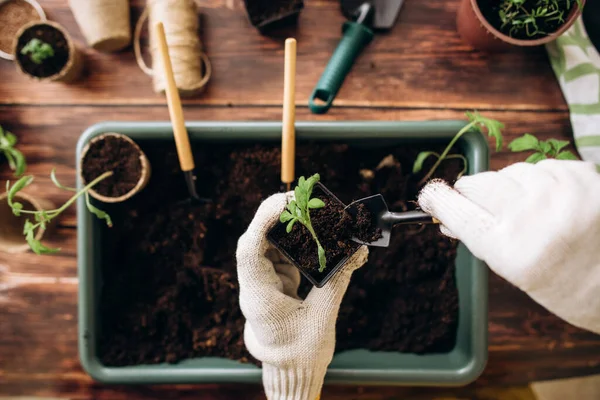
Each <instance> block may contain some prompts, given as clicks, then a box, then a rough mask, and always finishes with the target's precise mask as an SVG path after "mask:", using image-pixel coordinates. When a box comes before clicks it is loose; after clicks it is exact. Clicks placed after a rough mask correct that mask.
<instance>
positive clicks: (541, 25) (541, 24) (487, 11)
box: [477, 0, 577, 40]
mask: <svg viewBox="0 0 600 400" xmlns="http://www.w3.org/2000/svg"><path fill="white" fill-rule="evenodd" d="M557 3H558V5H559V7H560V10H561V11H563V20H562V21H560V20H552V21H550V20H546V19H544V18H541V17H540V18H536V24H537V28H538V30H539V31H540V32H543V33H537V34H535V35H531V36H530V35H528V34H527V32H526V31H525V30H524V29H519V30H518V31H516V32H515V33H512V34H511V28H512V25H506V26H505V27H502V20H501V19H500V10H501V9H502V1H500V0H477V4H478V5H479V9H480V10H481V13H482V14H483V16H484V17H485V19H486V20H487V21H488V22H489V23H490V24H491V25H492V26H493V27H494V28H496V29H498V30H499V31H500V32H502V33H504V34H505V35H508V36H510V37H513V38H515V39H523V40H533V39H539V38H542V37H545V36H547V35H549V34H551V33H554V32H556V31H557V30H558V29H559V28H560V27H561V26H562V25H563V24H564V23H565V22H566V21H567V19H568V17H569V15H570V13H571V10H572V9H573V7H577V1H576V0H557ZM538 6H539V5H538V0H525V2H524V3H523V8H524V10H525V11H527V13H529V14H530V13H531V11H532V10H535V9H537V8H538Z"/></svg>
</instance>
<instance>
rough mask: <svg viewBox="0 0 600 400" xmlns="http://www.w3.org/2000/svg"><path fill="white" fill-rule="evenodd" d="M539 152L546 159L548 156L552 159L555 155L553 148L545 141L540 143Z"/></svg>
mask: <svg viewBox="0 0 600 400" xmlns="http://www.w3.org/2000/svg"><path fill="white" fill-rule="evenodd" d="M539 151H540V152H542V153H544V154H545V155H546V157H548V156H550V157H554V155H555V153H554V148H553V147H552V145H551V144H550V143H548V142H547V141H540V148H539Z"/></svg>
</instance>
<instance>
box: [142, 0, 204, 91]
mask: <svg viewBox="0 0 600 400" xmlns="http://www.w3.org/2000/svg"><path fill="white" fill-rule="evenodd" d="M146 20H148V23H149V26H156V24H157V23H158V22H162V23H163V25H164V28H165V33H166V36H167V44H168V46H169V55H170V56H171V62H172V64H173V74H174V75H175V83H176V84H177V89H178V90H179V94H180V95H182V96H191V95H193V94H195V93H198V92H199V91H201V90H202V89H203V88H204V86H206V84H207V83H208V81H209V79H210V76H211V72H212V70H211V65H210V60H209V59H208V57H207V56H206V54H205V53H204V52H203V51H202V43H201V41H200V38H199V36H198V28H199V23H198V7H197V6H196V3H195V2H194V0H148V2H147V5H146V9H145V10H144V12H143V14H142V16H141V17H140V19H139V20H138V22H137V24H136V27H135V32H134V42H133V45H134V51H135V58H136V60H137V62H138V65H139V67H140V68H141V69H142V71H144V72H145V73H146V74H148V75H150V76H152V78H153V84H154V91H155V92H157V93H164V91H165V87H166V82H165V78H164V77H165V74H164V68H163V65H162V63H161V62H160V60H161V58H160V53H159V49H158V43H157V40H156V37H155V35H156V32H155V31H154V29H149V34H150V53H151V55H152V68H150V67H148V66H147V65H146V63H145V61H144V59H143V57H142V51H141V46H140V37H141V32H142V27H143V25H144V22H145V21H146Z"/></svg>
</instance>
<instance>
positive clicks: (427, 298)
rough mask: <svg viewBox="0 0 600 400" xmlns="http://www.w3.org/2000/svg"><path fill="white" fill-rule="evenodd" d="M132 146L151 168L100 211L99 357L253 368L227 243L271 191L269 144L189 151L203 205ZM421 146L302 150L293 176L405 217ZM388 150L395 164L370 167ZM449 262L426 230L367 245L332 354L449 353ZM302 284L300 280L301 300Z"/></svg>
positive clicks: (170, 155) (169, 154)
mask: <svg viewBox="0 0 600 400" xmlns="http://www.w3.org/2000/svg"><path fill="white" fill-rule="evenodd" d="M140 145H141V147H142V149H143V150H144V151H145V153H146V155H147V156H148V158H149V159H150V162H151V164H152V165H160V166H161V168H156V169H155V170H153V175H152V179H151V180H150V182H149V184H148V186H147V188H146V189H145V190H144V191H142V192H141V193H140V194H138V195H136V196H134V197H133V198H132V199H131V200H130V202H129V203H128V204H127V206H126V207H124V206H123V205H119V204H116V205H107V206H108V208H107V207H106V206H105V209H106V211H107V212H109V213H110V214H111V216H112V217H113V220H114V221H115V224H114V225H115V226H114V227H113V228H112V229H110V230H108V229H107V228H104V227H102V228H101V229H103V230H104V231H103V232H104V233H103V235H102V243H101V246H102V248H103V267H102V271H101V274H102V276H101V278H102V279H101V280H102V282H103V287H102V289H101V301H100V310H99V315H100V327H101V331H100V337H99V338H98V341H99V342H98V344H99V355H100V358H101V360H102V362H103V363H104V364H106V365H112V366H118V365H134V364H149V363H160V362H177V361H179V360H182V359H187V358H194V357H201V356H219V357H227V358H230V359H233V360H240V361H243V362H254V363H256V360H254V359H253V358H252V357H251V356H250V354H249V353H248V352H247V350H246V348H245V346H244V342H243V327H244V318H243V315H242V313H241V311H240V308H239V304H238V291H239V288H238V283H237V278H236V263H235V248H236V245H237V240H238V239H239V236H240V235H241V234H242V233H243V232H244V231H245V230H246V229H247V227H248V224H249V223H250V221H251V220H252V218H253V216H254V212H255V211H256V209H257V208H258V206H259V205H260V202H261V201H262V200H263V199H265V198H266V197H268V196H269V195H271V194H273V193H276V192H278V191H279V186H280V181H279V173H280V165H279V156H280V153H279V149H278V148H277V147H271V146H270V145H230V144H210V145H208V144H204V145H202V146H197V147H195V148H194V150H193V151H194V155H195V161H196V168H197V172H198V176H199V182H202V184H200V185H198V190H199V192H200V195H201V196H208V197H211V198H212V199H213V201H214V202H213V203H212V204H210V205H195V204H191V203H186V202H181V199H185V198H186V197H187V190H186V187H185V183H184V181H183V178H182V176H181V172H180V171H179V167H178V162H177V157H176V153H175V150H174V149H169V150H166V149H165V145H164V144H145V143H144V142H141V143H140ZM421 150H424V149H423V148H412V147H411V148H409V147H406V146H392V145H390V146H387V147H385V148H379V149H369V150H368V151H364V150H361V149H358V148H355V147H351V146H348V145H346V144H327V145H323V144H319V143H314V144H312V145H310V146H309V145H306V144H302V145H298V147H297V166H296V167H297V174H298V176H300V175H304V176H310V175H312V174H314V173H315V172H319V173H320V175H321V182H322V183H323V184H324V185H325V186H326V187H327V188H328V189H329V190H331V191H332V192H333V193H335V194H336V196H337V197H339V198H340V200H341V201H342V202H344V203H346V204H348V203H349V202H351V201H352V200H355V199H359V198H362V197H366V196H369V195H372V194H376V193H381V194H383V196H384V197H385V199H386V201H387V202H388V204H389V205H390V209H391V210H392V211H406V210H409V209H414V208H415V205H414V203H413V202H414V200H415V199H416V195H417V193H418V190H419V187H418V186H417V182H418V180H419V179H420V178H421V176H413V175H412V174H411V173H410V171H411V168H412V163H413V161H414V159H415V158H416V155H417V154H418V152H419V151H421ZM428 150H436V149H435V147H434V148H431V147H429V148H428ZM438 150H439V149H438ZM389 154H393V155H394V157H395V160H394V162H392V163H386V166H385V167H382V168H380V169H377V166H378V164H379V163H380V161H381V160H382V159H383V158H384V157H386V156H388V155H389ZM428 165H429V166H430V165H431V164H428ZM428 165H426V166H425V167H424V170H427V167H428ZM460 169H461V165H460V162H459V161H458V160H451V161H448V162H446V163H444V164H443V167H442V169H441V171H440V173H439V175H438V177H441V178H446V179H447V180H453V178H454V177H455V176H456V175H457V174H458V172H459V171H460ZM361 170H363V171H364V170H369V171H370V173H366V174H365V173H362V174H361V173H360V172H359V171H361ZM100 225H101V224H100ZM455 256H456V242H455V241H452V240H450V239H448V238H445V237H443V236H442V235H441V234H440V233H439V229H438V228H437V227H434V226H428V227H420V226H403V227H397V228H396V229H395V231H394V234H393V236H392V240H391V245H390V247H389V248H387V249H382V248H372V249H370V255H369V261H368V262H367V264H366V265H365V266H363V267H362V268H361V269H359V270H358V271H356V272H355V273H354V276H353V278H352V281H351V283H350V286H349V288H348V292H347V293H346V296H345V298H344V300H343V303H342V306H341V309H340V314H339V319H338V322H337V347H336V349H337V351H341V350H346V349H355V348H367V349H371V350H388V351H401V352H412V353H432V352H433V353H435V352H447V351H450V350H451V349H452V348H453V347H454V344H455V340H456V327H457V321H458V292H457V288H456V283H455V278H454V272H455V271H454V259H455ZM311 287H312V286H311V285H310V284H309V283H308V282H307V281H306V280H303V282H302V284H301V287H300V293H301V295H305V294H306V293H307V292H308V290H310V288H311Z"/></svg>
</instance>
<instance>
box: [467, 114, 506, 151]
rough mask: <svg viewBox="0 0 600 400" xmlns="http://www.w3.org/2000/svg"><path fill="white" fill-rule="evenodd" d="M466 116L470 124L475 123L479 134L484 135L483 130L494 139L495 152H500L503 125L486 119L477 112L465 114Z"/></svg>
mask: <svg viewBox="0 0 600 400" xmlns="http://www.w3.org/2000/svg"><path fill="white" fill-rule="evenodd" d="M466 114H467V118H468V119H469V121H470V122H475V123H476V125H475V127H476V128H477V130H479V132H481V133H484V130H483V128H486V129H487V134H488V136H490V137H493V138H495V139H496V151H500V150H501V149H502V130H503V129H504V124H503V123H502V122H500V121H497V120H495V119H491V118H486V117H484V116H483V115H481V114H479V113H478V112H477V111H473V112H467V113H466Z"/></svg>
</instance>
